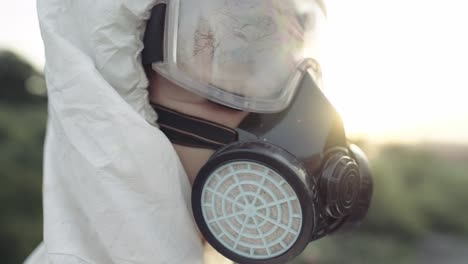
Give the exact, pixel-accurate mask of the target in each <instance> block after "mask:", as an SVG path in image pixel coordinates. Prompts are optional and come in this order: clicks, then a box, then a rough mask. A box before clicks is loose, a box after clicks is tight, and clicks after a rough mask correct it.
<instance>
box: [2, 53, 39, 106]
mask: <svg viewBox="0 0 468 264" xmlns="http://www.w3.org/2000/svg"><path fill="white" fill-rule="evenodd" d="M45 91H46V90H45V83H44V78H43V77H42V74H40V73H39V72H37V71H36V70H35V69H34V68H33V67H32V66H31V64H29V63H28V62H26V61H25V60H24V59H22V58H21V57H19V56H18V55H16V54H14V53H12V52H10V51H0V102H1V103H13V104H19V103H29V104H31V103H44V100H45V96H44V95H45Z"/></svg>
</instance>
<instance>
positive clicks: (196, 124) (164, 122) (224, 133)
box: [152, 104, 239, 150]
mask: <svg viewBox="0 0 468 264" xmlns="http://www.w3.org/2000/svg"><path fill="white" fill-rule="evenodd" d="M152 106H153V108H154V110H156V112H157V113H158V124H159V127H160V129H161V131H162V132H163V133H164V134H165V135H166V136H167V137H168V138H169V140H170V141H171V142H172V143H175V144H178V145H182V146H188V147H196V148H205V149H214V150H217V149H219V148H221V147H224V146H225V145H227V144H229V143H232V142H236V141H238V139H239V137H238V133H237V131H236V130H235V129H232V128H229V127H225V126H222V125H219V124H216V123H213V122H210V121H207V120H204V119H201V118H198V117H194V116H190V115H186V114H183V113H180V112H177V111H174V110H172V109H169V108H166V107H164V106H161V105H157V104H152Z"/></svg>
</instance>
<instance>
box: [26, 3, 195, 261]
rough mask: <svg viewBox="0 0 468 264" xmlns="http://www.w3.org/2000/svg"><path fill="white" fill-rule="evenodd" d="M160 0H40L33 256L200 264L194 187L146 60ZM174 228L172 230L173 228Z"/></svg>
mask: <svg viewBox="0 0 468 264" xmlns="http://www.w3.org/2000/svg"><path fill="white" fill-rule="evenodd" d="M155 2H156V1H155V0H142V1H130V0H128V1H127V0H123V1H117V2H116V1H110V0H101V1H90V0H80V1H63V0H39V1H38V14H39V20H40V26H41V31H42V37H43V40H44V44H45V53H46V66H45V75H46V79H47V86H48V96H49V120H48V126H47V136H46V144H45V152H44V160H45V161H44V187H43V188H44V243H43V245H42V246H41V247H40V248H39V249H38V250H37V251H36V252H35V254H34V255H33V256H31V257H30V258H29V260H27V263H60V264H67V263H202V261H203V258H202V246H201V242H200V239H199V236H198V234H197V231H196V227H195V224H194V222H193V217H192V214H191V209H190V184H189V182H188V179H187V176H186V174H185V171H184V170H183V167H182V166H181V163H180V161H179V158H178V157H177V155H176V153H175V151H174V150H173V148H172V145H171V143H170V142H169V141H168V139H167V138H166V136H165V135H164V134H163V133H162V132H161V131H160V130H159V129H158V128H157V127H156V126H155V125H154V123H155V121H156V119H157V117H156V113H155V112H154V110H153V109H152V108H151V107H150V105H149V102H148V98H147V97H148V94H147V86H148V81H147V78H146V76H145V73H144V70H143V68H142V66H141V60H140V52H141V50H142V48H143V43H142V36H143V33H144V30H145V24H146V20H147V19H148V17H149V12H150V10H151V8H152V7H153V6H154V4H155ZM168 227H172V228H168Z"/></svg>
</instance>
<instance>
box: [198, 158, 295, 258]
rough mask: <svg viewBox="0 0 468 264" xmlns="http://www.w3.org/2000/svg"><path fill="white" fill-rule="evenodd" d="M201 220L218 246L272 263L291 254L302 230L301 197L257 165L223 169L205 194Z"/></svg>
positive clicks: (238, 164)
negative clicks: (286, 253) (274, 258)
mask: <svg viewBox="0 0 468 264" xmlns="http://www.w3.org/2000/svg"><path fill="white" fill-rule="evenodd" d="M202 213H203V218H204V220H205V222H206V224H207V226H208V228H209V230H210V231H211V233H212V234H213V235H214V236H215V237H216V239H218V241H219V242H220V243H221V244H222V245H223V246H224V247H226V248H228V249H229V250H231V251H233V252H235V253H236V254H238V255H241V256H243V257H247V258H251V259H268V258H273V257H276V256H279V255H281V254H283V253H285V252H286V251H288V250H289V249H290V248H291V247H292V246H293V245H294V243H295V242H296V240H297V238H298V236H299V234H300V231H301V228H302V220H303V219H302V218H303V215H302V210H301V206H300V202H299V199H298V197H297V194H296V193H295V192H294V190H293V188H292V187H291V186H290V185H289V183H288V182H287V181H285V180H284V178H282V177H281V176H280V175H279V174H278V173H276V172H275V171H273V170H272V169H270V168H268V167H267V166H264V165H262V164H259V163H255V162H250V161H242V162H232V163H228V164H225V165H223V166H221V167H219V168H218V169H216V170H215V171H214V172H213V173H212V174H211V175H210V176H209V177H208V179H207V182H206V183H205V185H204V187H203V190H202Z"/></svg>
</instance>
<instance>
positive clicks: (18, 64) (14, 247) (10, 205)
mask: <svg viewBox="0 0 468 264" xmlns="http://www.w3.org/2000/svg"><path fill="white" fill-rule="evenodd" d="M44 95H45V84H44V78H43V76H42V74H41V73H39V72H37V71H36V70H35V69H34V68H33V67H32V66H31V65H30V64H29V63H28V62H26V61H25V60H23V59H21V58H20V57H19V56H17V55H15V54H13V53H11V52H8V51H0V146H1V147H0V168H1V170H0V260H1V263H5V264H10V263H11V264H13V263H21V262H22V261H23V260H24V259H25V258H26V257H27V256H28V255H29V253H30V252H31V251H32V250H33V249H34V247H35V246H36V245H37V244H38V243H39V242H40V241H41V239H42V210H41V208H42V206H41V185H42V180H41V175H42V149H43V147H42V145H43V141H44V135H45V123H46V116H47V111H46V109H47V107H46V98H45V96H44Z"/></svg>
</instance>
